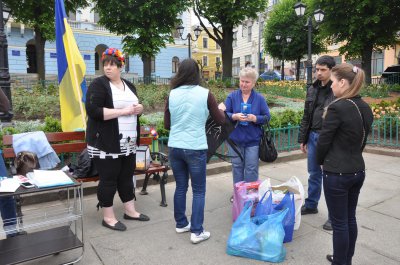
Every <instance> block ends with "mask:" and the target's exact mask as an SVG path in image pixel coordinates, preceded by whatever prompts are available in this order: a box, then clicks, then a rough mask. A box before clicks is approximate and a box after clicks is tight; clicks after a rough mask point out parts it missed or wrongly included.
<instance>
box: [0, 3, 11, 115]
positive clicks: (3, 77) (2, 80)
mask: <svg viewBox="0 0 400 265" xmlns="http://www.w3.org/2000/svg"><path fill="white" fill-rule="evenodd" d="M9 15H10V8H8V7H6V6H4V5H3V1H2V0H0V87H1V89H3V91H4V94H6V96H7V98H8V100H9V101H10V110H11V109H12V101H11V90H10V73H9V71H8V51H7V48H8V44H7V36H6V34H5V32H4V24H6V23H7V21H8V17H9ZM12 117H13V114H12V112H11V111H10V112H9V113H6V114H5V115H2V117H1V121H5V122H10V121H11V119H12Z"/></svg>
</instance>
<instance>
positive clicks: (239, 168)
mask: <svg viewBox="0 0 400 265" xmlns="http://www.w3.org/2000/svg"><path fill="white" fill-rule="evenodd" d="M236 147H237V150H238V151H239V152H240V154H241V155H242V157H243V160H242V159H240V157H239V155H238V154H237V153H236V152H235V151H234V150H233V148H232V147H231V146H230V145H229V144H228V149H229V156H231V157H232V158H231V161H232V175H233V184H235V183H238V182H239V181H245V182H252V181H256V180H258V164H259V160H258V149H259V146H258V145H256V146H250V147H242V146H236Z"/></svg>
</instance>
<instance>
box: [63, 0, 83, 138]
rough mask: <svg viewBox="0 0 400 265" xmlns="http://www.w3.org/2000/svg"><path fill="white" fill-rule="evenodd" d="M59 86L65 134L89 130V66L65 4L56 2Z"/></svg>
mask: <svg viewBox="0 0 400 265" xmlns="http://www.w3.org/2000/svg"><path fill="white" fill-rule="evenodd" d="M55 11H56V47H57V66H58V84H59V89H60V110H61V126H62V130H63V131H64V132H70V131H76V130H79V129H85V128H86V112H85V109H84V106H83V102H84V100H85V97H86V90H87V89H86V81H85V73H86V65H85V62H84V61H83V59H82V55H81V54H80V52H79V49H78V46H77V45H76V41H75V38H74V34H73V33H72V30H71V27H70V26H69V25H68V22H67V14H66V13H65V7H64V1H63V0H56V1H55Z"/></svg>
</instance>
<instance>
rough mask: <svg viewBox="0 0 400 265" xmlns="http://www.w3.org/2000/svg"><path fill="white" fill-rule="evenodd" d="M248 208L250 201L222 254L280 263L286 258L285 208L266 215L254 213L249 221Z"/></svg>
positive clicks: (250, 204)
mask: <svg viewBox="0 0 400 265" xmlns="http://www.w3.org/2000/svg"><path fill="white" fill-rule="evenodd" d="M252 206H253V204H252V203H251V202H249V203H246V205H245V206H244V208H243V210H242V212H241V213H240V215H239V217H238V218H237V219H236V221H235V222H234V223H233V225H232V229H231V233H230V235H229V239H228V242H227V247H226V253H227V254H229V255H233V256H241V257H246V258H251V259H257V260H262V261H268V262H282V261H283V260H284V259H285V256H286V249H285V248H284V247H283V238H284V237H285V231H284V230H283V225H282V220H283V219H284V218H285V215H286V213H287V212H288V211H289V209H285V210H283V211H280V212H277V213H274V214H270V215H261V216H257V214H256V216H255V217H253V218H251V217H250V215H251V210H252ZM253 220H254V221H253Z"/></svg>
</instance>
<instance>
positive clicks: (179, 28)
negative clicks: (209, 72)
mask: <svg viewBox="0 0 400 265" xmlns="http://www.w3.org/2000/svg"><path fill="white" fill-rule="evenodd" d="M176 29H177V30H178V33H179V36H180V37H181V39H182V40H188V42H189V43H188V44H189V46H188V48H189V58H192V52H191V44H190V42H191V41H196V40H197V39H198V38H199V36H200V34H201V29H200V27H199V26H197V27H196V28H195V29H194V36H195V38H194V39H193V38H192V34H190V32H189V33H188V34H187V35H186V38H182V35H183V30H184V29H185V27H184V26H182V25H179V26H178V27H177V28H176Z"/></svg>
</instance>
